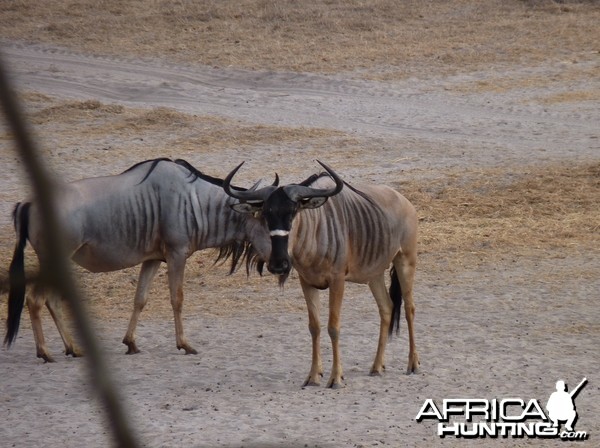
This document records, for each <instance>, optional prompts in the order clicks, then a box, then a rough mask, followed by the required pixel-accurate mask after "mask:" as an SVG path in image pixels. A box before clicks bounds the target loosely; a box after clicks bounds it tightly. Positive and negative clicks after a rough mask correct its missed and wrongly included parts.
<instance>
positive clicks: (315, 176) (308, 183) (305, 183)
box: [299, 171, 377, 205]
mask: <svg viewBox="0 0 600 448" xmlns="http://www.w3.org/2000/svg"><path fill="white" fill-rule="evenodd" d="M322 177H329V178H331V176H330V175H329V174H328V173H327V172H325V171H323V172H321V173H319V174H313V175H312V176H310V177H309V178H308V179H306V180H304V181H302V182H300V184H299V185H302V186H303V187H310V186H311V185H312V184H313V183H314V182H316V181H317V180H319V179H320V178H322ZM343 182H344V185H345V186H346V187H348V188H349V189H350V190H351V191H353V192H354V193H356V194H357V195H359V196H360V197H361V198H363V199H365V200H367V201H369V202H370V203H371V204H373V205H377V204H375V202H374V201H373V199H371V197H370V196H369V195H368V194H366V193H364V192H362V191H360V190H359V189H358V188H355V187H353V186H352V185H350V184H349V183H348V182H346V181H345V180H344V181H343Z"/></svg>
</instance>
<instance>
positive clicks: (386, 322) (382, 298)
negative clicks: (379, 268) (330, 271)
mask: <svg viewBox="0 0 600 448" xmlns="http://www.w3.org/2000/svg"><path fill="white" fill-rule="evenodd" d="M369 288H371V292H372V293H373V297H375V301H376V302H377V307H378V308H379V317H380V324H379V343H378V344H377V354H376V355H375V360H374V361H373V366H372V367H371V375H381V374H382V373H383V371H384V370H385V346H386V344H387V341H388V330H389V328H390V322H391V320H392V308H393V304H392V300H391V299H390V295H389V294H388V292H387V290H386V288H385V280H384V276H383V274H382V275H381V276H380V277H378V278H377V279H375V280H373V281H371V282H370V283H369Z"/></svg>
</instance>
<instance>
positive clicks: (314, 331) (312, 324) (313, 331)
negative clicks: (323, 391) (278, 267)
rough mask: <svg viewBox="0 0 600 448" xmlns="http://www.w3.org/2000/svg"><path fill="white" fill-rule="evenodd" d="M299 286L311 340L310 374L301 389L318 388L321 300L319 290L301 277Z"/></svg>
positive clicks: (319, 378) (320, 365)
mask: <svg viewBox="0 0 600 448" xmlns="http://www.w3.org/2000/svg"><path fill="white" fill-rule="evenodd" d="M300 285H301V286H302V292H303V293H304V299H305V300H306V307H307V308H308V330H309V331H310V336H311V338H312V363H311V365H310V373H309V374H308V378H306V381H304V384H303V385H302V387H306V386H318V385H319V384H321V377H322V376H323V364H322V362H321V346H320V340H321V338H320V336H321V323H320V321H319V315H320V311H321V300H320V298H319V290H318V289H316V288H313V287H312V286H310V285H308V284H307V283H306V282H305V281H304V280H303V279H302V277H300Z"/></svg>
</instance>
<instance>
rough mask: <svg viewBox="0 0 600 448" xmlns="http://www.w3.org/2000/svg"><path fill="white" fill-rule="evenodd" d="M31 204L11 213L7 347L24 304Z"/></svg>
mask: <svg viewBox="0 0 600 448" xmlns="http://www.w3.org/2000/svg"><path fill="white" fill-rule="evenodd" d="M30 205H31V203H29V202H28V203H25V204H17V206H16V207H15V210H14V212H13V217H14V221H15V230H16V232H17V244H16V246H15V252H14V254H13V259H12V261H11V263H10V268H9V269H8V275H9V281H10V289H9V292H8V317H7V319H6V337H5V338H4V344H5V345H7V346H9V347H10V345H11V344H12V343H13V342H14V340H15V339H16V338H17V333H18V332H19V324H20V322H21V312H22V311H23V306H24V304H25V245H26V244H27V237H28V227H29V207H30Z"/></svg>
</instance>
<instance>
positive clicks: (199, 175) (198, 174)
mask: <svg viewBox="0 0 600 448" xmlns="http://www.w3.org/2000/svg"><path fill="white" fill-rule="evenodd" d="M160 162H171V163H175V164H177V165H179V166H182V167H184V168H185V169H187V170H188V171H189V172H190V177H192V180H190V183H192V182H194V181H196V180H197V179H202V180H203V181H206V182H209V183H211V184H213V185H216V186H218V187H222V186H223V183H224V182H225V181H224V180H223V179H219V178H218V177H213V176H209V175H208V174H204V173H203V172H202V171H200V170H199V169H197V168H196V167H194V166H193V165H192V164H191V163H189V162H188V161H187V160H183V159H176V160H173V159H169V158H168V157H159V158H157V159H150V160H144V161H142V162H138V163H136V164H135V165H132V166H130V167H129V168H127V169H126V170H125V171H123V173H121V174H124V173H127V172H129V171H132V170H134V169H136V168H137V167H138V166H140V165H144V164H145V163H150V164H151V165H150V168H149V169H148V171H147V172H146V174H145V175H144V178H143V179H142V180H141V181H140V182H139V183H140V184H141V183H143V182H144V181H145V180H146V179H148V177H149V176H150V174H152V171H154V169H155V168H156V166H157V165H158V164H159V163H160ZM231 188H232V189H234V190H238V191H246V189H245V188H242V187H236V186H234V185H232V186H231Z"/></svg>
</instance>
